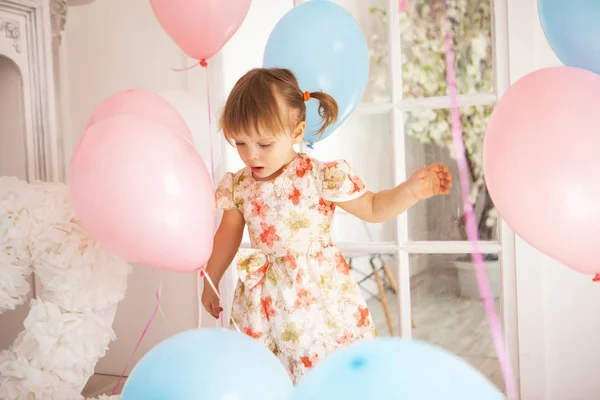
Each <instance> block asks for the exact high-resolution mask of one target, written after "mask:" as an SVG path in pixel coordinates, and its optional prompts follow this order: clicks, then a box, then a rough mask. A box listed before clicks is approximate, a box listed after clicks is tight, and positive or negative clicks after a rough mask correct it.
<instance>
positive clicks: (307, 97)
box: [304, 91, 310, 101]
mask: <svg viewBox="0 0 600 400" xmlns="http://www.w3.org/2000/svg"><path fill="white" fill-rule="evenodd" d="M308 99H310V92H309V91H306V92H304V101H308Z"/></svg>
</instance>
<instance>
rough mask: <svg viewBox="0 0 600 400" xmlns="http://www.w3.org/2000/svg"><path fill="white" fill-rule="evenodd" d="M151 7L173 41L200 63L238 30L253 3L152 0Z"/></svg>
mask: <svg viewBox="0 0 600 400" xmlns="http://www.w3.org/2000/svg"><path fill="white" fill-rule="evenodd" d="M150 5H151V6H152V10H154V14H155V15H156V18H157V19H158V22H159V23H160V25H161V26H162V27H163V29H164V30H165V31H166V32H167V34H168V35H169V36H170V37H171V39H173V41H175V43H177V45H178V46H179V47H180V48H181V49H182V50H183V51H184V52H185V53H186V54H187V55H189V56H190V57H192V58H194V59H196V60H199V61H201V60H207V59H209V58H210V57H212V56H214V55H215V54H217V53H218V52H219V50H221V48H222V47H223V46H224V45H225V43H227V41H228V40H229V39H230V38H231V37H232V36H233V34H234V33H235V32H236V31H237V30H238V28H239V27H240V25H241V24H242V22H243V21H244V19H245V18H246V14H247V13H248V9H249V8H250V0H150Z"/></svg>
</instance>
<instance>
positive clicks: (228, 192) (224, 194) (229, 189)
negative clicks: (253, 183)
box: [215, 172, 237, 211]
mask: <svg viewBox="0 0 600 400" xmlns="http://www.w3.org/2000/svg"><path fill="white" fill-rule="evenodd" d="M215 198H216V201H217V208H219V209H221V210H224V211H228V210H233V209H235V208H237V207H236V205H235V201H234V199H233V174H232V173H231V172H228V173H226V174H225V176H223V178H222V179H221V182H219V185H218V186H217V190H216V192H215Z"/></svg>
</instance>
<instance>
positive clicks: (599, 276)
mask: <svg viewBox="0 0 600 400" xmlns="http://www.w3.org/2000/svg"><path fill="white" fill-rule="evenodd" d="M592 282H600V274H596V276H594V279H592Z"/></svg>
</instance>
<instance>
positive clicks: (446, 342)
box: [369, 268, 503, 389]
mask: <svg viewBox="0 0 600 400" xmlns="http://www.w3.org/2000/svg"><path fill="white" fill-rule="evenodd" d="M387 299H388V305H389V307H390V311H391V315H392V319H393V326H394V330H395V333H396V334H398V312H397V310H398V302H397V297H396V296H395V295H394V294H391V293H390V294H388V295H387ZM411 302H412V314H413V315H412V316H413V320H414V322H415V324H416V328H413V337H414V338H415V339H420V340H425V341H427V342H430V343H433V344H435V345H437V346H440V347H443V348H444V349H446V350H449V351H451V352H452V353H454V354H456V355H458V356H460V357H462V358H463V359H464V360H466V361H467V362H469V363H471V364H472V365H473V366H474V367H475V368H477V369H478V370H479V371H481V372H482V373H483V374H484V375H485V376H487V377H488V379H490V381H492V382H493V383H494V384H495V385H496V386H497V387H498V388H501V389H502V387H503V385H502V375H501V372H500V366H499V364H498V360H497V358H496V355H495V351H494V346H493V343H492V340H491V336H490V333H489V328H488V324H487V320H486V317H485V313H484V310H483V305H482V302H481V300H480V299H478V298H477V299H469V298H463V297H461V295H460V292H459V286H458V276H457V273H456V269H454V268H430V269H428V270H427V271H425V272H423V273H421V274H419V275H416V276H414V277H412V278H411ZM496 303H497V304H496V309H497V310H498V312H499V311H500V310H499V308H498V307H499V305H498V301H496ZM369 308H370V310H371V313H372V315H373V319H374V320H375V325H376V326H377V330H378V333H379V335H380V336H388V335H389V334H390V332H389V329H388V324H387V321H386V319H385V314H384V312H383V308H382V306H381V302H380V301H378V300H375V299H372V300H370V301H369Z"/></svg>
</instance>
